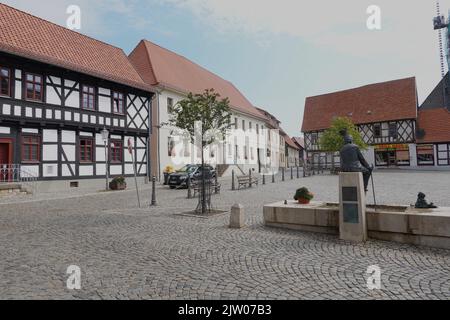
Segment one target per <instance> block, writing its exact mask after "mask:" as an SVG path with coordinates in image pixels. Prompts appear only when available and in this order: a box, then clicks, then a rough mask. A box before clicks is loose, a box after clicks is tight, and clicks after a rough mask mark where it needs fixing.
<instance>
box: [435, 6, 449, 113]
mask: <svg viewBox="0 0 450 320" xmlns="http://www.w3.org/2000/svg"><path fill="white" fill-rule="evenodd" d="M436 12H437V16H436V17H435V18H433V26H434V30H438V33H439V34H438V36H439V55H440V60H441V77H442V94H443V101H444V107H445V108H447V107H448V106H447V87H448V84H447V79H446V76H445V61H444V45H443V43H442V41H443V40H442V29H446V28H447V29H448V26H449V23H448V21H446V19H445V16H443V15H441V8H440V4H439V0H436ZM446 36H447V39H448V31H447V32H446ZM447 42H448V41H447ZM448 49H449V48H448V44H447V50H446V53H447V54H446V56H447V64H448V59H449V50H448Z"/></svg>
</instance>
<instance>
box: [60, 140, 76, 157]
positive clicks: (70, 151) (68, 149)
mask: <svg viewBox="0 0 450 320" xmlns="http://www.w3.org/2000/svg"><path fill="white" fill-rule="evenodd" d="M62 149H63V150H64V153H65V154H66V157H67V161H75V146H74V145H64V144H63V145H62ZM63 161H64V159H63Z"/></svg>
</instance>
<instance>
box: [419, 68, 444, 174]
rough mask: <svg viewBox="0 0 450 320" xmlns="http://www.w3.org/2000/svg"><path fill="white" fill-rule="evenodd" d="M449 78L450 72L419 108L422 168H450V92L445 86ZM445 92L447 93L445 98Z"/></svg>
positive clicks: (420, 160) (420, 164)
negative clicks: (444, 83) (449, 105)
mask: <svg viewBox="0 0 450 320" xmlns="http://www.w3.org/2000/svg"><path fill="white" fill-rule="evenodd" d="M448 78H449V74H447V75H446V76H445V77H444V78H443V79H442V80H441V81H440V82H439V83H438V85H437V86H436V87H435V88H434V89H433V91H432V92H431V93H430V95H429V96H428V97H427V98H426V99H425V100H424V102H423V103H422V105H421V106H420V108H419V113H418V119H417V127H418V129H417V165H418V166H420V167H422V168H432V167H434V168H439V169H444V168H445V169H449V168H450V130H449V128H450V107H448V102H449V101H450V94H449V92H448V90H444V86H443V82H444V81H448ZM444 94H446V95H447V96H446V98H445V99H444ZM446 105H447V107H445V106H446Z"/></svg>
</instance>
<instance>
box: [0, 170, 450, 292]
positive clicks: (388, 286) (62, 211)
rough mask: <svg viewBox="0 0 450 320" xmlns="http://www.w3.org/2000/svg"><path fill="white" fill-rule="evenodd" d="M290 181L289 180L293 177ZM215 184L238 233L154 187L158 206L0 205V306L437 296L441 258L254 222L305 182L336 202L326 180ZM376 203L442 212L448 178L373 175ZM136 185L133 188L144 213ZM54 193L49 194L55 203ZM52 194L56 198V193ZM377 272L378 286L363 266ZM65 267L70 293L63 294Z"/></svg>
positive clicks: (446, 275) (446, 283)
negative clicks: (239, 212) (422, 200)
mask: <svg viewBox="0 0 450 320" xmlns="http://www.w3.org/2000/svg"><path fill="white" fill-rule="evenodd" d="M294 176H295V175H294ZM229 183H230V181H229V180H224V181H223V189H222V193H221V195H220V196H214V202H215V204H216V205H217V207H218V208H222V209H229V207H230V206H231V205H232V204H233V203H235V202H239V203H242V204H243V205H244V206H245V210H246V214H247V216H246V222H247V225H248V226H247V227H246V228H244V229H240V230H232V229H229V228H227V223H228V219H229V214H228V213H224V214H221V215H216V216H213V217H210V218H207V219H206V218H198V217H191V216H184V215H179V213H182V212H185V211H189V210H192V209H193V208H194V207H195V200H187V199H186V191H185V190H169V189H167V188H165V187H163V186H159V187H158V204H159V205H158V206H157V207H153V208H148V207H147V208H143V209H138V208H136V200H135V198H136V195H135V193H134V192H133V191H131V190H130V191H125V192H118V193H96V194H91V195H84V196H80V197H74V196H71V197H69V195H68V197H67V198H66V199H55V200H51V199H49V197H48V198H47V199H45V200H44V198H37V199H33V198H31V197H30V198H21V199H20V201H21V202H17V201H16V203H14V201H12V200H11V199H9V200H4V202H6V203H3V204H0V243H1V247H0V298H1V299H19V298H25V299H40V298H43V299H47V298H51V299H54V298H61V299H73V298H75V299H386V298H387V299H404V298H406V299H449V298H450V251H447V250H440V249H432V248H426V247H416V246H411V245H403V244H396V243H390V242H383V241H368V242H366V243H364V244H354V243H350V242H346V241H340V240H338V238H337V237H335V236H331V235H322V234H315V233H308V232H296V231H287V230H281V229H274V228H268V227H265V226H263V225H262V206H263V205H264V204H265V203H270V202H274V201H279V200H284V199H290V198H291V197H292V195H293V192H294V190H295V188H297V187H299V186H302V185H305V186H307V187H309V188H310V189H311V190H312V191H313V192H314V193H315V194H316V196H317V197H316V198H317V200H325V201H337V194H336V193H337V177H336V176H314V177H311V178H301V179H298V180H297V179H294V180H293V181H291V180H290V175H289V174H287V175H286V181H285V182H277V183H276V184H272V183H270V179H268V181H267V185H264V186H263V185H260V186H258V187H256V188H252V189H249V190H243V191H235V192H232V191H229ZM375 183H376V185H377V193H378V198H379V202H380V203H398V204H409V203H411V202H414V201H415V195H416V193H417V192H418V191H423V192H425V193H427V194H428V195H429V198H430V200H431V201H434V202H435V203H437V204H439V205H447V206H450V198H449V197H448V192H449V188H448V186H449V184H450V172H446V173H442V172H377V173H376V175H375ZM149 195H150V193H149V189H148V187H147V188H146V189H145V190H143V192H142V196H143V197H146V200H147V201H146V202H147V203H146V206H147V204H148V198H149ZM61 197H62V196H60V198H61ZM62 198H64V197H62ZM374 264H375V265H378V266H379V267H380V268H381V272H382V273H381V275H382V276H381V279H382V288H381V290H368V289H367V287H366V278H367V276H368V275H367V274H366V270H367V267H368V266H370V265H374ZM69 265H78V266H79V267H80V268H81V272H82V274H81V290H69V289H67V288H66V280H67V278H68V275H67V274H66V270H67V267H68V266H69Z"/></svg>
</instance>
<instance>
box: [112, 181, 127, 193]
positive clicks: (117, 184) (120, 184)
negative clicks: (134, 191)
mask: <svg viewBox="0 0 450 320" xmlns="http://www.w3.org/2000/svg"><path fill="white" fill-rule="evenodd" d="M121 180H122V181H121ZM126 188H127V183H126V182H125V179H113V180H112V181H111V182H110V183H109V189H111V190H125V189H126Z"/></svg>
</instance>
